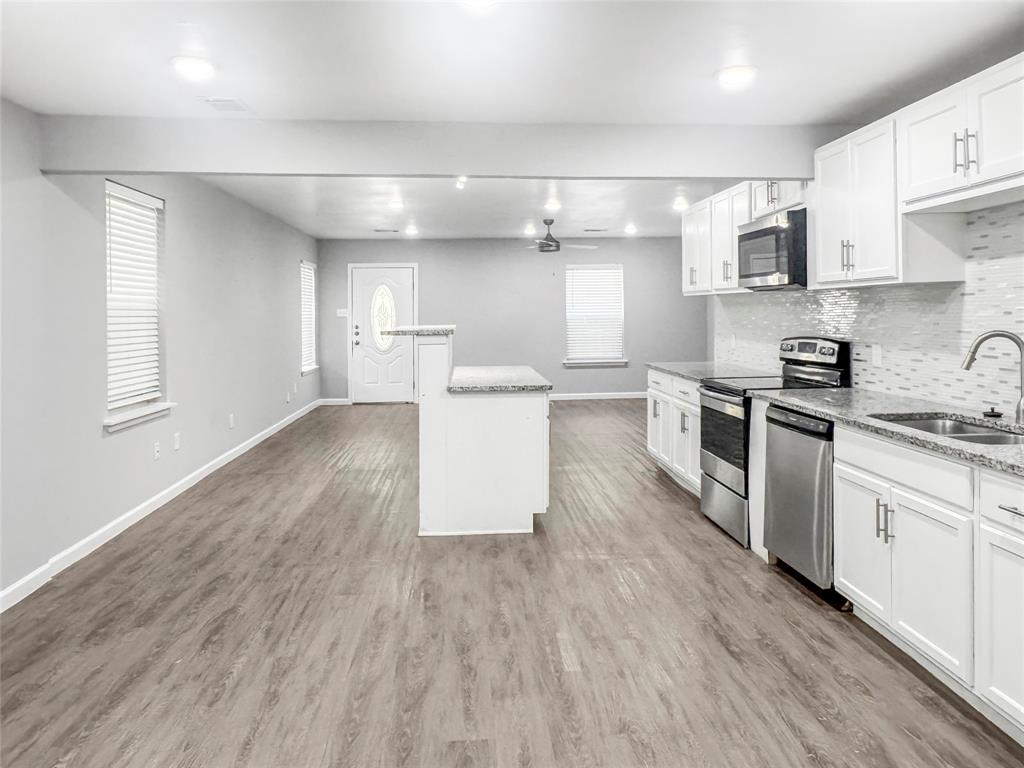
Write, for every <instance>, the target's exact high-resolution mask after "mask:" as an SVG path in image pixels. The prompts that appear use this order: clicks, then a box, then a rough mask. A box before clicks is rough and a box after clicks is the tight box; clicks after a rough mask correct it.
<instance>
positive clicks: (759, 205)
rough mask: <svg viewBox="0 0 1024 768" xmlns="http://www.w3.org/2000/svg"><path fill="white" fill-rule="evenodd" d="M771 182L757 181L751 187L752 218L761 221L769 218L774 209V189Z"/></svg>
mask: <svg viewBox="0 0 1024 768" xmlns="http://www.w3.org/2000/svg"><path fill="white" fill-rule="evenodd" d="M771 184H772V183H771V182H770V181H767V180H765V181H755V182H753V183H752V184H751V185H750V208H751V213H750V215H751V217H752V218H755V219H759V218H761V217H762V216H767V215H768V214H769V213H771V212H772V211H773V210H774V208H773V206H772V203H771V201H772V191H771V190H772V187H771Z"/></svg>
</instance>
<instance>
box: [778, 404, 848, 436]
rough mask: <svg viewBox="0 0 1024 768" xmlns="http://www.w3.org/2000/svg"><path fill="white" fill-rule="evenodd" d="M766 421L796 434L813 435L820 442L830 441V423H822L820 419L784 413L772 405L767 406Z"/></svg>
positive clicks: (789, 412)
mask: <svg viewBox="0 0 1024 768" xmlns="http://www.w3.org/2000/svg"><path fill="white" fill-rule="evenodd" d="M767 419H768V421H769V423H771V424H778V425H779V426H782V427H787V428H789V429H792V430H795V431H797V432H803V433H805V434H809V435H814V436H816V437H818V438H820V439H822V440H831V439H832V422H831V421H823V420H822V419H816V418H814V417H813V416H806V415H804V414H802V413H794V412H793V411H786V410H783V409H782V408H776V407H775V406H774V405H769V406H768V411H767Z"/></svg>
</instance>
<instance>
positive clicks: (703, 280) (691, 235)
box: [683, 200, 711, 293]
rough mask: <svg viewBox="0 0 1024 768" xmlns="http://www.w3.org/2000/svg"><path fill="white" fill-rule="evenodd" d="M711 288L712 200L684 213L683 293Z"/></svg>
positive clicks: (706, 290) (704, 290) (699, 291)
mask: <svg viewBox="0 0 1024 768" xmlns="http://www.w3.org/2000/svg"><path fill="white" fill-rule="evenodd" d="M710 290H711V201H710V200H705V201H703V202H701V203H698V204H697V205H695V206H693V207H692V208H690V210H688V211H687V212H686V213H685V214H683V293H707V292H709V291H710Z"/></svg>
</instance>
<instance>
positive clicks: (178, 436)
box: [174, 432, 181, 451]
mask: <svg viewBox="0 0 1024 768" xmlns="http://www.w3.org/2000/svg"><path fill="white" fill-rule="evenodd" d="M174 450H176V451H178V450H181V432H175V433H174Z"/></svg>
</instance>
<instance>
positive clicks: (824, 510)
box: [764, 405, 832, 589]
mask: <svg viewBox="0 0 1024 768" xmlns="http://www.w3.org/2000/svg"><path fill="white" fill-rule="evenodd" d="M767 418H768V446H767V464H766V471H765V505H764V507H765V508H764V517H765V520H764V545H765V548H766V549H767V550H768V551H769V552H770V553H771V554H772V555H774V556H775V557H777V558H778V559H779V560H782V561H783V562H784V563H786V564H787V565H788V566H790V567H791V568H793V569H794V570H796V571H797V572H798V573H800V574H802V575H803V576H805V577H807V578H808V579H809V580H810V581H812V582H813V583H814V584H816V585H817V586H819V587H821V588H822V589H828V588H830V587H831V586H832V422H830V421H824V420H822V419H817V418H814V417H813V416H805V415H804V414H802V413H794V412H792V411H787V410H783V409H782V408H777V407H776V406H774V405H772V406H769V407H768V415H767Z"/></svg>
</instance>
